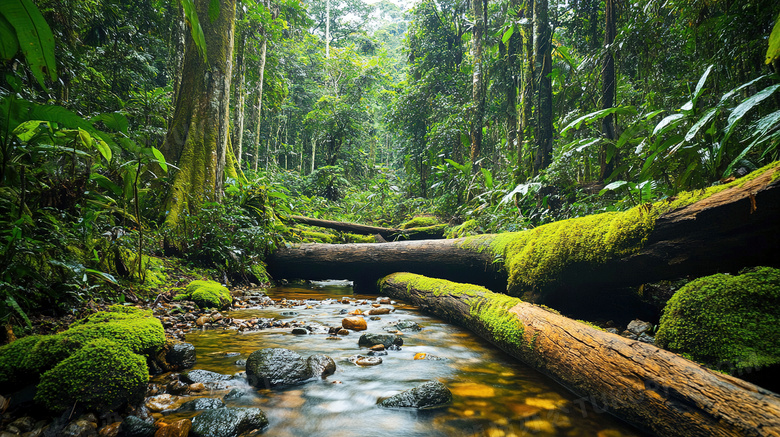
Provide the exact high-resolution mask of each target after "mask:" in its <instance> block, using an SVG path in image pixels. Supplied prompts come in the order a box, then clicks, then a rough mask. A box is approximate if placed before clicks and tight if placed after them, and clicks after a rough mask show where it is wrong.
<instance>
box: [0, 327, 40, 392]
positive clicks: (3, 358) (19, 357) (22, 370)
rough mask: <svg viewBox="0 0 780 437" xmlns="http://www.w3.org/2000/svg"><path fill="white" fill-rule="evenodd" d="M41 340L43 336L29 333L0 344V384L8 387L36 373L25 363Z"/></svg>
mask: <svg viewBox="0 0 780 437" xmlns="http://www.w3.org/2000/svg"><path fill="white" fill-rule="evenodd" d="M40 340H41V336H38V335H28V336H27V337H22V338H20V339H18V340H16V341H14V342H12V343H9V344H6V345H4V346H0V385H2V386H4V387H8V386H10V385H12V384H17V383H19V382H21V381H27V380H28V379H29V378H31V377H32V376H34V375H35V373H34V372H32V371H31V369H30V368H29V367H27V366H26V365H25V363H26V362H27V357H28V356H29V355H30V351H31V350H32V349H33V348H34V347H35V345H36V344H37V343H38V342H39V341H40Z"/></svg>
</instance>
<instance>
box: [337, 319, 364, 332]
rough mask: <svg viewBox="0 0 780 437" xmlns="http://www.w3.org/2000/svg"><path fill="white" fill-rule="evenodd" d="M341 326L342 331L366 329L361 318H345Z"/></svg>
mask: <svg viewBox="0 0 780 437" xmlns="http://www.w3.org/2000/svg"><path fill="white" fill-rule="evenodd" d="M341 326H342V327H343V328H344V329H351V330H353V331H365V330H366V329H368V325H367V324H366V319H364V318H362V317H345V318H344V320H342V321H341Z"/></svg>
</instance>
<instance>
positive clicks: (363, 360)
mask: <svg viewBox="0 0 780 437" xmlns="http://www.w3.org/2000/svg"><path fill="white" fill-rule="evenodd" d="M349 362H351V363H353V364H354V365H356V366H361V367H368V366H378V365H380V364H382V359H381V358H379V357H366V356H363V355H353V356H351V357H349Z"/></svg>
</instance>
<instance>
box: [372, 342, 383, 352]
mask: <svg viewBox="0 0 780 437" xmlns="http://www.w3.org/2000/svg"><path fill="white" fill-rule="evenodd" d="M369 349H371V350H372V351H383V350H385V345H383V344H378V345H376V346H371V347H370V348H369Z"/></svg>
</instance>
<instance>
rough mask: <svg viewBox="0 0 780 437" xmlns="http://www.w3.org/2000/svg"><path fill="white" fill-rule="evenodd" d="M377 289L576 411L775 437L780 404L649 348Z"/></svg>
mask: <svg viewBox="0 0 780 437" xmlns="http://www.w3.org/2000/svg"><path fill="white" fill-rule="evenodd" d="M464 287H465V289H464ZM380 288H381V290H380V292H381V293H382V294H386V295H388V296H390V297H393V298H396V299H403V300H405V301H407V302H409V303H411V304H414V305H417V306H419V307H421V308H422V309H423V310H425V311H428V312H431V313H433V314H435V315H437V316H439V317H441V318H443V319H445V320H447V321H450V322H453V323H456V324H459V325H462V326H465V327H467V328H469V329H471V330H472V331H474V332H475V333H476V334H478V335H480V336H481V337H483V338H485V339H486V340H488V341H490V342H491V343H493V344H495V345H496V346H498V347H499V348H500V349H502V350H503V351H505V352H507V353H508V354H510V355H512V356H513V357H515V358H517V359H519V360H521V361H523V362H525V363H526V364H528V365H529V366H531V367H533V368H535V369H537V370H539V371H540V372H542V373H544V374H546V375H548V376H550V377H552V378H553V379H555V380H556V381H558V382H559V383H561V384H563V385H564V386H565V387H567V388H568V389H570V390H572V391H573V392H574V393H575V394H577V395H580V396H582V397H581V398H580V399H578V400H577V401H574V403H575V404H577V403H578V401H579V402H581V406H580V408H582V406H583V405H584V404H585V402H591V403H593V405H594V407H595V406H598V407H599V408H600V409H606V410H607V411H609V412H610V413H611V414H614V415H616V416H618V417H620V418H621V419H624V420H626V421H628V422H631V423H633V424H635V425H636V426H638V427H640V428H643V429H646V430H650V431H652V432H653V433H654V434H656V435H663V436H680V437H692V436H744V435H751V436H777V435H780V396H778V395H777V394H775V393H773V392H771V391H768V390H765V389H762V388H760V387H757V386H755V385H753V384H750V383H748V382H745V381H742V380H740V379H738V378H734V377H732V376H728V375H724V374H720V373H717V372H714V371H711V370H708V369H706V368H704V367H702V366H700V365H698V364H696V363H694V362H692V361H689V360H686V359H684V358H682V357H680V356H679V355H677V354H674V353H672V352H669V351H666V350H663V349H659V348H657V347H655V346H653V345H649V344H646V343H642V342H639V341H635V340H629V339H627V338H624V337H621V336H618V335H615V334H610V333H607V332H603V331H600V330H597V329H594V328H591V327H589V326H587V325H585V324H582V323H579V322H576V321H574V320H571V319H569V318H566V317H563V316H560V315H557V314H555V313H553V312H551V311H549V310H547V309H543V308H541V307H538V306H536V305H533V304H530V303H527V302H523V301H521V300H519V299H513V298H508V297H506V296H502V295H496V294H495V293H492V292H490V291H488V290H486V289H484V288H481V287H477V286H469V285H468V284H455V283H452V282H449V281H442V280H431V279H427V278H423V277H419V276H417V275H410V274H406V273H397V274H393V275H390V276H388V277H386V278H384V279H383V280H382V281H381V286H380Z"/></svg>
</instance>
